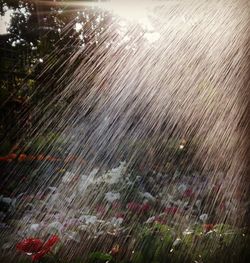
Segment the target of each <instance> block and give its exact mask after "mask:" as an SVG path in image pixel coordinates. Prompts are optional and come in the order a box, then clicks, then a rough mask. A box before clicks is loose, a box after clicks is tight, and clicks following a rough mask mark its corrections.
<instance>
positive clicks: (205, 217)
mask: <svg viewBox="0 0 250 263" xmlns="http://www.w3.org/2000/svg"><path fill="white" fill-rule="evenodd" d="M199 218H200V220H201V221H202V222H203V223H205V222H206V221H207V219H208V214H202V215H200V217H199Z"/></svg>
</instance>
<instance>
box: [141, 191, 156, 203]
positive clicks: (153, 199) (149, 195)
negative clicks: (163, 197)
mask: <svg viewBox="0 0 250 263" xmlns="http://www.w3.org/2000/svg"><path fill="white" fill-rule="evenodd" d="M143 197H144V198H146V199H147V200H150V201H152V202H155V200H156V199H155V197H154V196H152V195H151V194H150V193H148V192H146V193H143Z"/></svg>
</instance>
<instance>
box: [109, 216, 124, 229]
mask: <svg viewBox="0 0 250 263" xmlns="http://www.w3.org/2000/svg"><path fill="white" fill-rule="evenodd" d="M110 222H111V224H112V225H114V227H119V226H120V225H121V224H122V222H123V218H121V217H119V218H116V217H113V218H112V219H111V221H110Z"/></svg>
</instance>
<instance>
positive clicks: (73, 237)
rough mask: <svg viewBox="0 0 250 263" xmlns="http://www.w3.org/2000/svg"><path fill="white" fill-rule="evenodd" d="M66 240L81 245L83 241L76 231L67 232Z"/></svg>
mask: <svg viewBox="0 0 250 263" xmlns="http://www.w3.org/2000/svg"><path fill="white" fill-rule="evenodd" d="M66 239H71V240H74V241H76V242H77V243H79V242H80V241H81V237H80V235H79V233H77V232H75V231H68V232H66Z"/></svg>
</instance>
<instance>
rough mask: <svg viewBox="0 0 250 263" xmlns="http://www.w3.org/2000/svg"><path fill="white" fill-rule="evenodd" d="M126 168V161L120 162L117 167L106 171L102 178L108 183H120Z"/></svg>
mask: <svg viewBox="0 0 250 263" xmlns="http://www.w3.org/2000/svg"><path fill="white" fill-rule="evenodd" d="M125 169H126V163H125V162H120V165H119V166H118V167H117V168H113V169H112V170H109V171H108V172H107V173H105V174H104V175H103V176H102V179H103V181H104V182H106V183H108V184H116V183H118V182H119V181H120V180H121V178H122V176H123V174H124V172H125Z"/></svg>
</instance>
